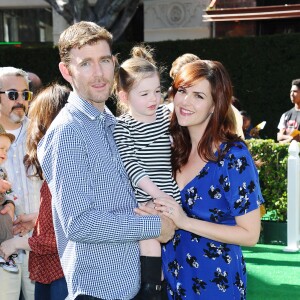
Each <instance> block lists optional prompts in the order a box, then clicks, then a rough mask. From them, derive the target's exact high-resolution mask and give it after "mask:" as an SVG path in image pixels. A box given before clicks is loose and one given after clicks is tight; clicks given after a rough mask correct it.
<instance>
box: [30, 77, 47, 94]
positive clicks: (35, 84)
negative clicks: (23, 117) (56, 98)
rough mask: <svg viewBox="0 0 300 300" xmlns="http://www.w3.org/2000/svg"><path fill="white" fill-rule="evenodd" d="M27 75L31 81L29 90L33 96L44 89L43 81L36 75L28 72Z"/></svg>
mask: <svg viewBox="0 0 300 300" xmlns="http://www.w3.org/2000/svg"><path fill="white" fill-rule="evenodd" d="M27 74H28V79H29V89H30V90H31V91H32V92H33V94H36V93H37V92H38V91H39V90H40V89H41V88H42V87H43V83H42V80H41V78H40V77H39V76H37V75H36V74H35V73H32V72H27Z"/></svg>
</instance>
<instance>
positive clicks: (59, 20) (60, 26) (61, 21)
mask: <svg viewBox="0 0 300 300" xmlns="http://www.w3.org/2000/svg"><path fill="white" fill-rule="evenodd" d="M52 21H53V44H54V45H57V42H58V39H59V36H60V34H61V33H62V32H63V31H64V30H65V29H66V28H67V27H69V24H68V22H67V21H66V20H65V18H63V17H62V16H61V15H60V14H59V13H57V12H56V10H55V9H52Z"/></svg>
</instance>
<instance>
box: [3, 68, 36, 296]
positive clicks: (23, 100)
mask: <svg viewBox="0 0 300 300" xmlns="http://www.w3.org/2000/svg"><path fill="white" fill-rule="evenodd" d="M32 96H33V93H32V92H31V91H30V90H29V79H28V74H27V73H26V72H25V71H23V70H21V69H17V68H14V67H2V68H0V100H1V116H0V124H1V125H2V126H3V128H4V129H5V131H6V132H7V133H11V134H13V135H14V136H15V140H14V142H13V143H12V145H11V147H10V148H9V151H8V153H7V160H6V162H5V163H4V164H3V167H4V168H5V169H6V170H7V173H8V178H9V180H10V181H11V182H12V189H13V190H14V192H15V193H16V196H17V197H18V201H19V204H20V205H21V207H22V208H23V210H24V213H26V214H30V213H37V212H38V210H39V204H40V189H41V185H42V180H40V179H38V178H35V177H30V176H27V172H26V170H25V166H24V163H23V159H24V156H25V154H26V132H27V126H28V122H29V120H28V118H27V117H26V113H27V109H28V102H29V101H30V100H31V99H32ZM7 205H12V204H7ZM2 212H3V210H2ZM28 254H29V253H28V252H26V251H19V252H18V257H17V258H16V260H15V261H16V263H17V264H18V268H19V272H18V273H14V274H12V273H10V272H6V271H5V270H3V269H2V268H0V277H1V280H0V299H9V300H19V296H20V293H21V292H22V295H23V298H24V299H25V300H33V299H34V282H32V281H31V280H30V278H29V272H28Z"/></svg>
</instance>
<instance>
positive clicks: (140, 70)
mask: <svg viewBox="0 0 300 300" xmlns="http://www.w3.org/2000/svg"><path fill="white" fill-rule="evenodd" d="M151 52H152V50H151V49H149V48H145V47H134V48H133V49H132V51H131V55H132V58H130V59H128V60H126V61H125V62H124V63H123V64H122V65H121V66H120V68H119V72H118V75H117V79H116V92H117V95H118V98H119V100H120V102H121V104H123V106H124V105H126V107H127V109H128V111H127V112H126V113H125V114H123V115H122V116H121V117H119V118H118V123H117V125H116V128H115V131H114V136H115V140H116V143H117V145H118V148H119V152H120V155H121V158H122V160H123V163H124V165H125V168H126V170H127V172H128V174H129V177H130V180H131V183H132V186H133V189H134V192H135V195H136V198H137V201H138V202H139V205H144V204H147V205H149V204H150V203H151V200H152V199H154V198H161V197H163V198H165V197H168V198H170V199H171V200H172V201H175V200H177V201H178V202H179V201H180V192H179V189H178V187H177V184H176V183H175V181H174V179H173V177H172V171H171V170H172V168H171V163H170V156H171V146H170V145H171V143H170V136H169V115H170V111H169V109H168V108H167V107H166V106H164V105H160V104H161V87H160V78H159V77H160V72H159V70H158V68H157V67H156V65H155V62H154V60H153V58H152V53H151ZM174 199H175V200H174ZM140 250H141V268H142V284H141V290H140V293H139V294H138V298H137V299H148V300H150V299H151V300H156V299H161V293H160V291H161V289H162V287H161V247H160V244H159V242H158V241H156V240H144V241H142V242H140ZM139 297H140V298H139Z"/></svg>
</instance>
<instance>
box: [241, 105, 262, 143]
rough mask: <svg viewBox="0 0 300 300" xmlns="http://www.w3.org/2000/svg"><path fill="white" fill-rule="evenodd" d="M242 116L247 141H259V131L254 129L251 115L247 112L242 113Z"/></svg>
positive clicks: (242, 111)
mask: <svg viewBox="0 0 300 300" xmlns="http://www.w3.org/2000/svg"><path fill="white" fill-rule="evenodd" d="M240 113H241V115H242V116H243V131H244V136H245V139H246V140H249V139H253V138H256V139H259V138H260V136H259V130H258V129H256V128H255V127H253V125H252V120H251V116H250V115H249V113H248V112H246V111H245V110H241V111H240Z"/></svg>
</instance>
